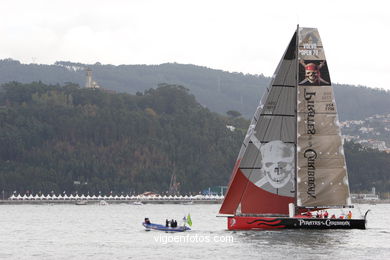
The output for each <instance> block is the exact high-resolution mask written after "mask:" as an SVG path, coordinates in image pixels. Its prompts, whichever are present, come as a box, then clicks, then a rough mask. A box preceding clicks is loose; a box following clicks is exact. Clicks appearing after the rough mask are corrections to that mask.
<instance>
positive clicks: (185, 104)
mask: <svg viewBox="0 0 390 260" xmlns="http://www.w3.org/2000/svg"><path fill="white" fill-rule="evenodd" d="M0 119H1V121H0V122H1V124H0V143H1V146H0V156H1V157H0V158H1V159H0V188H3V189H5V190H6V191H7V193H10V192H11V191H14V190H16V191H19V192H25V191H26V190H30V191H33V192H38V191H42V192H45V193H47V192H50V191H55V192H62V191H64V190H65V191H68V192H69V191H75V190H78V191H82V192H87V191H89V192H92V193H97V192H98V191H102V192H104V193H107V192H110V191H115V192H143V191H145V190H151V191H156V192H164V191H167V190H168V188H169V183H170V179H171V175H172V174H173V173H175V174H176V176H177V180H178V182H180V190H181V191H182V192H190V191H199V190H202V189H203V188H205V187H209V186H215V185H221V184H226V183H227V181H228V179H229V176H230V172H231V169H232V166H233V164H234V161H235V159H236V156H237V152H238V149H239V147H240V143H241V140H242V138H243V133H242V131H234V132H231V131H230V130H228V129H227V128H226V124H227V123H228V121H231V120H233V119H228V118H226V117H223V116H220V115H218V114H215V113H212V112H210V111H209V110H208V109H206V108H203V107H202V106H201V105H199V104H198V103H197V102H196V101H195V98H194V96H192V95H190V94H189V93H188V90H186V89H185V88H184V87H181V86H177V85H163V86H160V87H159V88H157V89H150V90H147V91H145V92H144V93H138V94H137V95H129V94H115V93H111V92H107V91H104V90H95V89H85V88H84V89H81V88H79V87H77V86H74V85H66V86H64V87H60V86H53V85H44V84H42V83H32V84H20V83H8V84H5V85H3V86H2V87H1V91H0ZM230 123H232V122H230ZM244 127H246V126H244ZM75 181H76V182H80V183H81V184H82V185H77V186H75V185H74V182H75Z"/></svg>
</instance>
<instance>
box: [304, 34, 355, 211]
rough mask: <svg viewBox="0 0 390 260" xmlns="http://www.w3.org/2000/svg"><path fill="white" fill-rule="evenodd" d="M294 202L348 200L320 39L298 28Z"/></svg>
mask: <svg viewBox="0 0 390 260" xmlns="http://www.w3.org/2000/svg"><path fill="white" fill-rule="evenodd" d="M298 35H299V48H298V58H299V78H298V118H297V119H298V120H297V122H298V146H297V150H298V158H297V159H298V167H297V206H301V207H332V206H347V205H350V204H351V201H350V193H349V184H348V175H347V168H346V164H345V157H344V148H343V142H342V137H341V132H340V126H339V121H338V116H337V109H336V102H335V99H334V95H333V88H332V86H331V81H330V76H329V71H328V65H327V62H326V58H325V53H324V49H323V46H322V41H321V38H320V35H319V33H318V30H317V29H315V28H299V30H298Z"/></svg>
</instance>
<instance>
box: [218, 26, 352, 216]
mask: <svg viewBox="0 0 390 260" xmlns="http://www.w3.org/2000/svg"><path fill="white" fill-rule="evenodd" d="M289 203H294V204H295V205H297V206H300V207H317V206H344V205H348V204H349V188H348V179H347V173H346V167H345V158H344V153H343V146H342V139H341V135H340V128H339V125H338V118H337V112H336V105H335V101H334V96H333V90H332V87H331V85H330V77H329V72H328V68H327V64H326V59H325V54H324V51H323V48H322V43H321V39H320V37H319V34H318V31H317V29H312V28H298V30H297V31H296V32H295V33H294V35H293V37H292V39H291V41H290V44H289V45H288V47H287V49H286V51H285V53H284V55H283V57H282V59H281V61H280V62H279V65H278V67H277V69H276V71H275V73H274V76H273V78H272V81H271V83H270V86H269V88H268V89H267V91H266V93H265V94H264V96H263V98H262V100H261V101H260V104H259V106H258V107H257V109H256V112H255V114H254V116H253V118H252V121H251V124H250V126H249V129H248V131H247V134H246V136H245V139H244V141H243V144H242V146H241V150H240V153H239V155H238V158H237V161H236V165H235V167H234V169H233V173H232V178H231V181H230V184H229V188H228V190H227V193H226V196H225V200H224V202H223V204H222V206H221V209H220V213H221V214H236V215H237V214H279V215H287V214H288V204H289Z"/></svg>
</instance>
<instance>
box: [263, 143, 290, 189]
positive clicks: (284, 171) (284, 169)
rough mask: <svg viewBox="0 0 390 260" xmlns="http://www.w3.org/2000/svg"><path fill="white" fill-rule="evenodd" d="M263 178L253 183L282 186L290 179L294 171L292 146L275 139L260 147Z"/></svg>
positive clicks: (274, 186)
mask: <svg viewBox="0 0 390 260" xmlns="http://www.w3.org/2000/svg"><path fill="white" fill-rule="evenodd" d="M260 152H261V155H262V161H261V172H262V173H263V178H261V179H260V180H259V181H257V182H256V183H255V184H256V185H257V186H259V187H261V186H263V185H264V184H266V183H269V184H270V185H271V186H272V187H273V188H277V189H279V188H282V187H284V186H285V185H287V183H288V182H289V181H290V180H291V178H292V176H293V171H294V147H293V146H292V145H288V144H285V143H283V142H282V141H279V140H275V141H271V142H269V143H266V144H264V145H262V146H261V147H260Z"/></svg>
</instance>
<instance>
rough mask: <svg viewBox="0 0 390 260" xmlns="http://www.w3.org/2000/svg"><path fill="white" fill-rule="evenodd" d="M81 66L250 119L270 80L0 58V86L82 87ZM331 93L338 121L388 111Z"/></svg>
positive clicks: (382, 96)
mask: <svg viewBox="0 0 390 260" xmlns="http://www.w3.org/2000/svg"><path fill="white" fill-rule="evenodd" d="M87 67H88V68H90V69H92V71H93V78H94V80H95V81H96V82H97V83H98V84H99V85H100V86H102V87H103V88H105V89H108V90H115V91H117V92H126V93H131V94H135V93H136V92H138V91H139V92H143V91H145V90H147V89H150V88H156V87H157V86H158V84H160V83H168V84H175V85H182V86H185V87H186V88H188V89H189V90H190V93H192V94H194V95H195V97H196V99H197V100H198V101H199V103H200V104H202V105H203V106H205V107H207V108H209V109H210V110H211V111H214V112H218V113H220V114H225V113H226V112H227V111H229V110H236V111H239V112H241V114H243V115H244V116H245V117H246V118H250V117H251V116H252V115H253V112H254V109H255V107H256V106H257V105H258V102H259V99H260V98H261V96H262V94H263V92H264V90H265V89H266V87H267V86H268V83H269V81H270V78H268V77H264V76H263V75H248V74H247V75H244V74H242V73H229V72H225V71H221V70H215V69H209V68H206V67H200V66H195V65H184V64H177V63H167V64H161V65H120V66H114V65H102V64H100V63H96V64H93V65H86V64H81V63H73V62H57V63H55V64H54V65H38V64H21V63H20V62H19V61H15V60H11V59H7V60H0V83H6V82H10V81H18V82H22V83H30V82H32V81H42V82H44V83H46V84H60V85H62V84H64V83H66V82H72V83H76V84H79V85H80V86H84V85H85V69H86V68H87ZM259 73H261V72H259ZM335 95H336V101H337V107H338V110H339V115H340V119H341V120H352V119H363V118H366V117H368V116H371V115H374V114H387V113H390V102H389V100H390V92H387V91H383V90H377V89H371V88H367V87H356V86H350V85H337V84H336V85H335Z"/></svg>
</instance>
